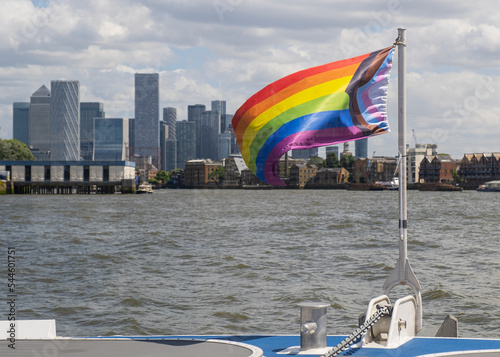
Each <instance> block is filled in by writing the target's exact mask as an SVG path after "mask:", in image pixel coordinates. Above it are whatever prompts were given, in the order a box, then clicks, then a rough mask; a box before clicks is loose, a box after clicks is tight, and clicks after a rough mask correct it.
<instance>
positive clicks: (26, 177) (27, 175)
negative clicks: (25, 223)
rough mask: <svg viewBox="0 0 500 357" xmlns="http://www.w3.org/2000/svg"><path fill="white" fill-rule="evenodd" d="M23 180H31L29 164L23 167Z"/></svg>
mask: <svg viewBox="0 0 500 357" xmlns="http://www.w3.org/2000/svg"><path fill="white" fill-rule="evenodd" d="M24 181H25V182H31V166H25V167H24Z"/></svg>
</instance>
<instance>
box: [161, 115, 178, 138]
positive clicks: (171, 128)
mask: <svg viewBox="0 0 500 357" xmlns="http://www.w3.org/2000/svg"><path fill="white" fill-rule="evenodd" d="M163 122H164V124H166V125H168V137H167V138H168V139H177V136H176V132H175V129H176V128H175V127H176V123H177V108H172V107H167V108H163Z"/></svg>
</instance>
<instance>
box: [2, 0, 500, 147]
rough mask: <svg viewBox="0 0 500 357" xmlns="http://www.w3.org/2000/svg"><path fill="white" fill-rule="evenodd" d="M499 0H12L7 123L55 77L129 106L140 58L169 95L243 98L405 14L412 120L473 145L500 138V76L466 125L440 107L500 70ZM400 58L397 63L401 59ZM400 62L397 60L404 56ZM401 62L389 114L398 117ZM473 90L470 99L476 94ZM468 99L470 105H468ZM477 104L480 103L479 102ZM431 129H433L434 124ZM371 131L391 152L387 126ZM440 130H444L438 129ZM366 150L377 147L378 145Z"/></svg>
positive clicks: (363, 47) (422, 130)
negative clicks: (498, 131) (499, 129)
mask: <svg viewBox="0 0 500 357" xmlns="http://www.w3.org/2000/svg"><path fill="white" fill-rule="evenodd" d="M495 4H496V3H495V2H494V1H493V0H490V1H484V2H479V3H477V2H476V3H467V2H459V3H457V2H456V1H451V0H437V1H430V0H423V1H419V2H416V1H410V0H388V1H382V2H373V1H367V0H363V1H356V2H353V1H347V0H342V1H335V2H331V1H327V0H313V1H307V2H305V1H299V0H286V1H285V0H275V1H264V0H255V1H248V0H213V1H201V0H192V1H184V0H143V1H141V2H137V1H133V0H120V1H119V0H89V1H87V2H79V1H76V0H51V1H50V2H49V1H44V2H42V3H40V2H37V5H38V6H34V5H33V3H32V2H30V1H29V0H4V2H3V6H2V12H1V13H0V68H1V71H0V83H2V85H1V87H0V127H1V129H0V137H1V138H10V137H12V103H13V102H15V101H29V97H30V95H31V93H33V92H34V91H35V90H36V89H38V88H39V87H40V86H41V85H42V84H45V85H47V86H50V80H53V79H62V78H67V79H78V80H80V83H81V90H82V93H81V94H82V97H81V100H82V101H102V102H103V103H104V108H105V111H106V114H107V115H108V116H110V117H111V116H113V117H118V116H125V117H133V115H134V108H133V105H134V104H133V103H134V90H133V83H134V76H133V74H134V73H136V72H148V71H149V72H152V71H157V72H159V73H160V98H161V107H166V106H174V107H177V108H178V118H179V119H185V118H186V117H187V114H186V108H187V105H188V104H195V103H202V104H206V105H207V106H210V101H211V100H214V99H225V100H226V101H227V105H228V111H229V112H234V111H236V109H237V108H238V107H239V105H241V104H242V103H243V102H244V101H245V100H246V98H248V97H250V96H251V95H252V94H253V93H254V92H256V91H258V90H259V89H261V88H262V87H264V86H265V85H267V84H268V83H270V82H272V81H274V80H276V79H278V78H280V77H282V76H285V75H287V74H289V73H292V72H294V71H297V70H300V69H303V68H307V67H311V66H315V65H319V64H322V63H327V62H331V61H334V60H338V59H342V58H346V57H350V56H355V55H359V54H363V53H366V52H369V51H373V50H376V49H379V48H382V47H386V46H389V45H391V44H392V43H393V41H394V39H395V38H396V36H397V31H396V29H397V28H398V27H401V26H402V27H406V28H407V30H408V31H407V43H408V46H407V72H408V76H407V81H408V85H407V88H408V128H409V130H410V129H412V128H414V129H415V130H416V132H417V133H418V137H419V140H420V141H422V142H423V141H429V142H435V143H437V144H438V145H439V149H440V151H441V150H442V151H446V152H450V153H451V154H453V155H454V156H461V155H462V154H463V150H464V146H465V145H467V147H470V148H471V150H472V151H474V150H473V148H474V146H477V149H478V150H486V151H488V150H489V151H495V150H496V151H500V148H498V147H496V145H498V144H497V143H496V142H495V140H494V130H486V129H484V128H485V125H486V124H487V125H488V126H490V127H494V125H492V123H494V120H495V115H494V114H492V113H495V112H498V109H499V108H498V103H500V101H499V99H500V94H499V93H500V88H499V87H498V86H497V87H495V90H494V91H493V92H491V93H490V94H489V97H488V98H485V99H481V100H480V101H479V106H477V107H474V110H473V111H472V112H471V115H470V116H469V117H468V118H466V119H464V120H462V121H461V124H460V125H456V123H457V122H458V121H456V122H455V125H453V123H452V122H453V119H451V117H450V118H446V119H447V120H448V121H449V122H450V123H447V125H448V126H445V125H442V126H443V127H444V128H449V127H450V126H451V127H452V128H454V129H453V131H452V132H448V134H447V136H446V137H443V136H441V137H440V136H439V135H436V134H435V132H436V130H435V128H436V125H438V124H439V125H441V123H443V124H444V123H445V121H444V119H443V115H447V114H444V113H448V112H449V111H450V110H452V109H454V108H457V106H460V105H464V103H467V101H470V103H469V104H470V105H473V104H474V105H475V102H473V100H474V99H473V98H474V95H475V94H474V92H475V87H476V86H477V83H480V82H478V81H480V78H490V79H491V80H492V81H493V82H495V83H498V81H499V79H500V72H499V68H500V63H499V62H500V58H499V57H498V52H499V50H500V36H499V35H500V26H499V25H498V24H500V14H498V12H494V11H490V10H489V9H490V8H491V7H492V6H493V8H494V7H495ZM396 66H397V65H396ZM395 69H396V68H395ZM396 73H397V72H396V70H394V71H393V79H392V81H391V85H390V96H391V97H390V98H389V114H390V120H391V123H392V127H393V130H396V129H397V125H396V122H397V119H395V120H392V118H395V117H394V115H395V114H396V109H395V106H396V104H397V103H396V100H395V99H394V95H395V94H396V92H395V91H396V83H397V81H396V76H397V74H396ZM471 98H472V99H471ZM469 107H470V106H469ZM471 108H472V107H471ZM433 132H434V134H433ZM384 137H385V136H381V137H379V138H378V137H377V138H374V139H372V140H370V143H369V145H370V146H371V147H372V148H374V149H375V150H376V151H377V154H386V155H395V153H396V149H395V145H394V140H393V139H391V137H390V136H387V138H384ZM433 140H434V141H433ZM370 151H372V150H371V149H370Z"/></svg>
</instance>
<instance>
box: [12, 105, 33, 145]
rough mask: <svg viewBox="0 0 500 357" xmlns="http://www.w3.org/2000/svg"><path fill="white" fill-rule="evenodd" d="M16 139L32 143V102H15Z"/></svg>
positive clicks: (28, 143)
mask: <svg viewBox="0 0 500 357" xmlns="http://www.w3.org/2000/svg"><path fill="white" fill-rule="evenodd" d="M13 122H14V128H13V129H14V139H17V140H19V141H20V142H22V143H25V144H26V145H27V146H29V145H30V103H28V102H15V103H14V104H13Z"/></svg>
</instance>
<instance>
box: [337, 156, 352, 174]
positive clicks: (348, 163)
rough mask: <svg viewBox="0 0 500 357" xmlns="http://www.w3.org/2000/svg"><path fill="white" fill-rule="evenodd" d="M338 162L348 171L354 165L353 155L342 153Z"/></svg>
mask: <svg viewBox="0 0 500 357" xmlns="http://www.w3.org/2000/svg"><path fill="white" fill-rule="evenodd" d="M340 163H341V165H342V167H343V168H344V169H346V170H348V171H349V172H350V171H351V170H352V167H353V166H354V157H353V156H352V155H343V156H342V159H341V160H340Z"/></svg>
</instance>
